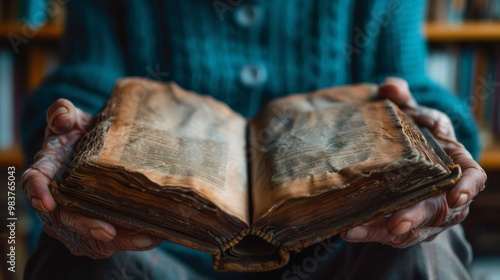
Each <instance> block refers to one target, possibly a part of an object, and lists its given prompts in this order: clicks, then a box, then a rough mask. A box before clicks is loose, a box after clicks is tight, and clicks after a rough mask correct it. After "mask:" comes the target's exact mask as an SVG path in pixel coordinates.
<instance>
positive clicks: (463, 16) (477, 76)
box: [423, 0, 500, 257]
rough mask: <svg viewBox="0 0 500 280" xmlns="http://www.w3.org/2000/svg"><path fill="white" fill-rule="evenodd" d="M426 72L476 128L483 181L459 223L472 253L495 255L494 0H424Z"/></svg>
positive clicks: (499, 182) (498, 151)
mask: <svg viewBox="0 0 500 280" xmlns="http://www.w3.org/2000/svg"><path fill="white" fill-rule="evenodd" d="M423 32H424V34H425V37H426V38H427V43H428V49H429V55H428V57H427V63H426V66H427V73H428V75H429V76H430V77H431V78H432V79H433V80H435V81H436V82H437V83H439V84H440V85H441V86H443V87H444V88H446V89H448V90H450V91H451V92H454V93H455V94H456V95H457V97H458V98H460V99H462V100H463V101H464V102H465V104H466V105H467V106H469V110H470V111H471V113H472V114H473V116H474V118H475V120H476V123H477V124H478V126H479V128H480V133H481V138H482V141H483V143H482V144H483V148H484V150H483V152H482V154H481V156H480V160H479V163H480V164H481V166H482V167H483V168H484V169H485V170H486V173H487V175H488V181H487V182H486V188H485V190H484V192H483V193H481V194H479V195H478V196H477V197H476V198H475V199H474V202H473V203H472V204H471V210H470V213H469V216H468V218H467V219H466V220H465V221H464V223H463V224H464V229H465V233H466V236H467V238H468V239H469V241H470V242H471V244H472V246H473V248H474V253H475V256H476V257H477V256H491V255H497V256H498V254H500V242H499V239H498V238H499V237H500V221H499V220H498V217H497V216H498V215H496V214H495V213H498V212H499V211H500V188H499V186H500V1H498V0H428V7H427V24H426V25H425V26H424V28H423Z"/></svg>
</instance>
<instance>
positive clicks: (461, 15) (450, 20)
mask: <svg viewBox="0 0 500 280" xmlns="http://www.w3.org/2000/svg"><path fill="white" fill-rule="evenodd" d="M498 19H500V1H497V0H429V1H427V21H429V22H439V23H446V24H451V25H454V24H461V23H462V22H464V21H492V20H498Z"/></svg>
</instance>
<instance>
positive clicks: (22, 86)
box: [0, 0, 65, 167]
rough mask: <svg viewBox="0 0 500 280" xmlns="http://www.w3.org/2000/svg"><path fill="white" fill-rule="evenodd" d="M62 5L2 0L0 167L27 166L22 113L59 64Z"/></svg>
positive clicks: (0, 9)
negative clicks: (34, 92) (46, 77)
mask: <svg viewBox="0 0 500 280" xmlns="http://www.w3.org/2000/svg"><path fill="white" fill-rule="evenodd" d="M64 16H65V11H64V6H63V4H62V2H61V1H38V0H21V1H16V0H0V72H1V75H0V117H1V119H0V166H8V165H9V166H10V165H14V166H18V167H23V166H24V165H25V159H24V157H23V153H22V151H21V144H20V142H21V141H20V135H21V133H20V128H19V127H20V111H21V107H22V103H23V101H24V100H25V98H26V97H27V96H28V95H29V94H30V92H31V91H33V90H34V89H35V88H36V87H37V86H38V85H39V84H40V82H41V81H42V80H43V79H44V77H45V76H46V75H47V74H48V73H49V72H51V71H52V70H53V69H54V68H55V66H56V65H57V63H58V51H59V40H60V38H61V36H62V32H63V24H62V22H63V21H64Z"/></svg>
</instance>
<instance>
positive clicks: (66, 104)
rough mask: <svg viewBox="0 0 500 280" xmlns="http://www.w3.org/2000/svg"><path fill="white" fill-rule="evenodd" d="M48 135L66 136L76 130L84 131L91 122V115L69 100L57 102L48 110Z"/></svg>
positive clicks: (61, 99)
mask: <svg viewBox="0 0 500 280" xmlns="http://www.w3.org/2000/svg"><path fill="white" fill-rule="evenodd" d="M46 118H47V127H48V131H47V133H48V134H49V135H50V134H64V133H67V132H69V131H70V130H72V129H73V128H76V129H78V130H84V128H85V126H86V125H87V123H88V121H89V118H90V117H89V115H88V114H86V113H84V112H83V111H82V110H80V109H78V108H76V107H75V105H73V103H72V102H71V101H69V100H67V99H63V98H60V99H58V100H56V101H55V102H54V103H53V104H52V105H51V106H50V107H49V109H48V110H47V116H46Z"/></svg>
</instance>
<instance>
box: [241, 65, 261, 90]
mask: <svg viewBox="0 0 500 280" xmlns="http://www.w3.org/2000/svg"><path fill="white" fill-rule="evenodd" d="M240 80H241V83H242V84H243V85H245V86H248V87H256V86H260V85H262V84H264V83H265V82H266V81H267V70H266V68H264V67H263V66H260V65H247V66H244V67H243V68H242V69H241V72H240Z"/></svg>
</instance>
